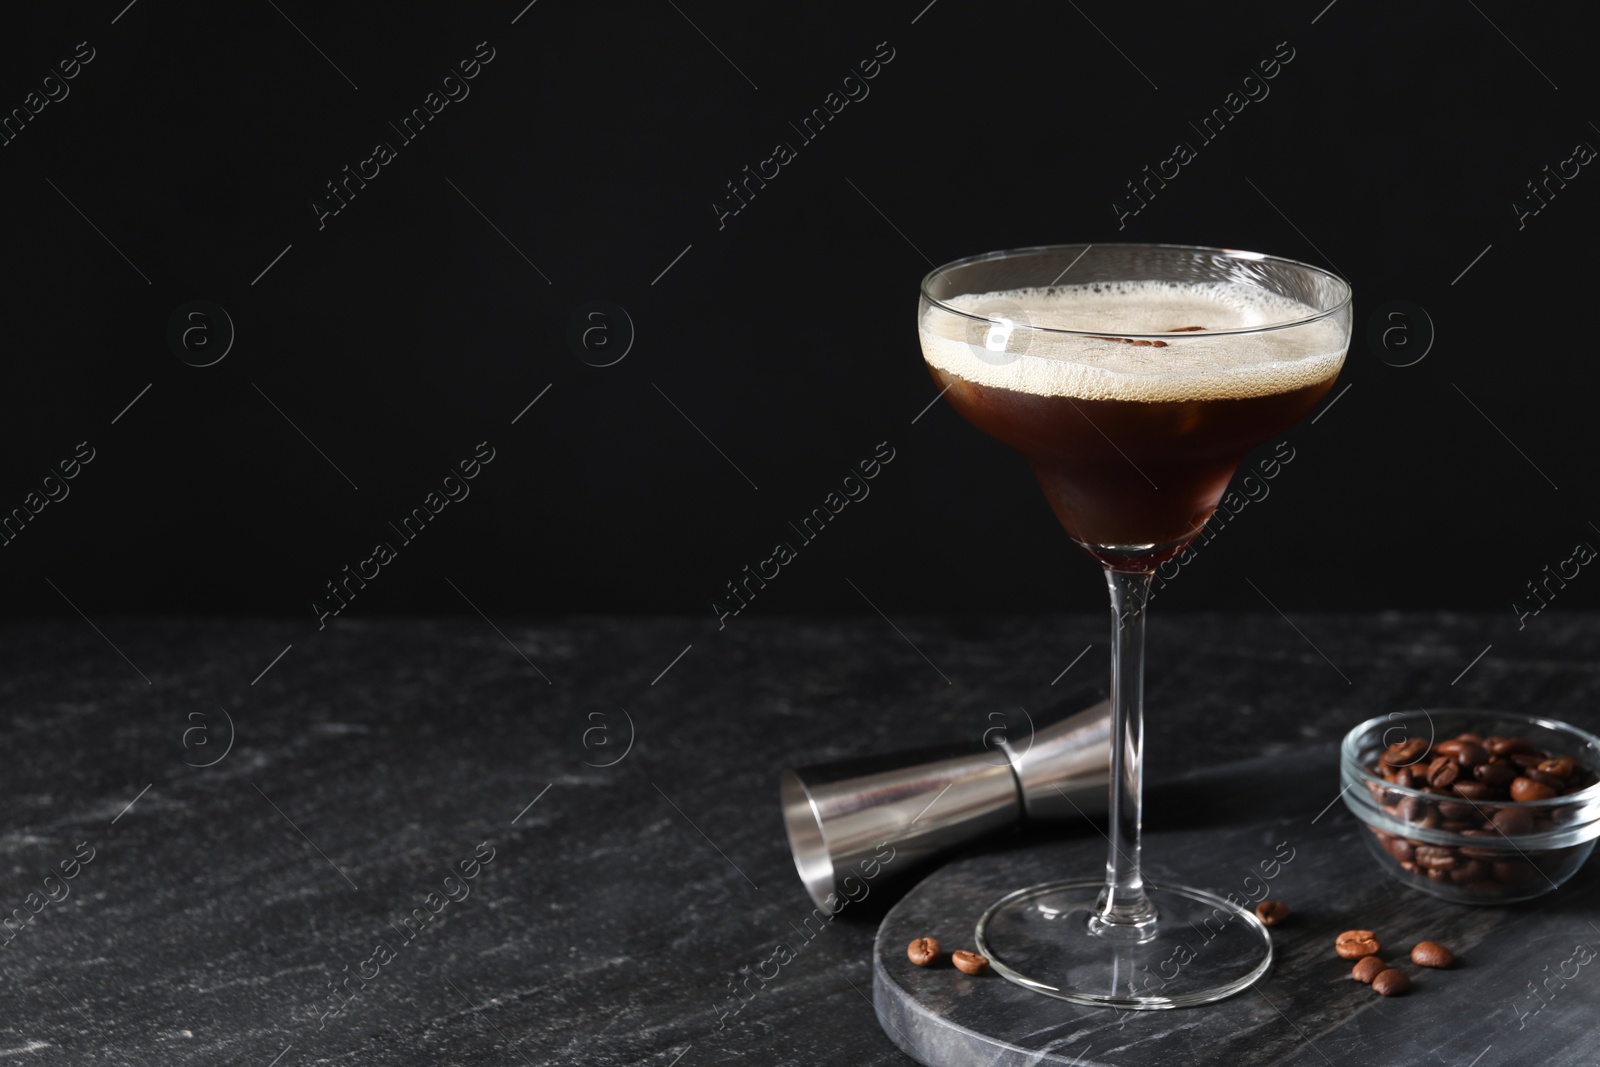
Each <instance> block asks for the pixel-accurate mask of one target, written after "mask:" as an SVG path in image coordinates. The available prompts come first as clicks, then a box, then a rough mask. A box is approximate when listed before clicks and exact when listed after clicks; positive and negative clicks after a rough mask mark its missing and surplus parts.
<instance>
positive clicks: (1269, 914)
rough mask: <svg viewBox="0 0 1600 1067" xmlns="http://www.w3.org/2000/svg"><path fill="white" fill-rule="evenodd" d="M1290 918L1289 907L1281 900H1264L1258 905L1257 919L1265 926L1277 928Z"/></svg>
mask: <svg viewBox="0 0 1600 1067" xmlns="http://www.w3.org/2000/svg"><path fill="white" fill-rule="evenodd" d="M1288 917H1289V905H1287V904H1285V903H1284V902H1283V901H1281V900H1263V901H1262V902H1261V903H1259V904H1257V905H1256V918H1258V919H1260V920H1261V925H1263V926H1277V925H1278V924H1279V923H1281V922H1283V920H1285V919H1287V918H1288Z"/></svg>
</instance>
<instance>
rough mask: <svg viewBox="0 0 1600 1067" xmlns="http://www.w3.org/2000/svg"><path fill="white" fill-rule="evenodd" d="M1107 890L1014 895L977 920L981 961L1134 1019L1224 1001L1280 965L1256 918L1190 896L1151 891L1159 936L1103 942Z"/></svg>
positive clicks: (1059, 885) (1042, 888) (1054, 886)
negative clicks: (1097, 918) (1135, 1014)
mask: <svg viewBox="0 0 1600 1067" xmlns="http://www.w3.org/2000/svg"><path fill="white" fill-rule="evenodd" d="M1103 889H1105V882H1104V881H1103V880H1099V879H1094V880H1083V881H1072V882H1046V883H1044V884H1042V885H1035V886H1029V887H1028V888H1026V889H1019V890H1017V891H1016V892H1014V893H1008V894H1007V895H1006V896H1003V897H1001V898H1000V899H999V900H997V901H995V902H994V903H993V904H991V905H990V906H989V910H988V911H986V912H984V913H983V917H982V918H980V919H979V920H978V931H977V941H978V952H979V953H980V954H982V955H984V956H986V957H988V959H989V965H990V966H991V967H993V968H994V969H995V971H996V973H998V974H1001V975H1003V976H1005V977H1006V978H1009V979H1010V980H1011V981H1013V982H1015V983H1017V984H1018V985H1021V986H1025V987H1027V988H1028V989H1032V990H1034V991H1035V992H1039V993H1044V994H1046V995H1048V996H1052V997H1059V998H1061V999H1062V1000H1070V1001H1072V1002H1073V1003H1075V1004H1089V1005H1093V1006H1096V1007H1105V1008H1125V1009H1130V1010H1135V1011H1155V1010H1160V1009H1162V1008H1184V1007H1188V1006H1190V1005H1194V1004H1209V1003H1211V1002H1212V1001H1216V1000H1221V999H1222V998H1223V997H1227V996H1232V995H1233V994H1234V993H1237V992H1239V991H1240V990H1242V989H1245V988H1248V987H1249V986H1250V985H1251V984H1253V983H1254V982H1255V981H1256V979H1258V978H1260V977H1261V976H1262V975H1264V974H1266V973H1267V968H1268V967H1270V966H1271V965H1272V940H1271V938H1270V936H1269V935H1268V933H1267V928H1266V927H1265V926H1263V925H1262V924H1261V920H1260V919H1257V918H1256V917H1255V914H1254V913H1253V912H1250V911H1247V910H1245V909H1244V908H1241V907H1239V906H1237V905H1235V904H1231V903H1229V902H1228V901H1226V900H1224V899H1223V898H1221V897H1219V896H1216V895H1215V894H1213V893H1207V892H1205V891H1203V890H1199V889H1188V888H1185V887H1183V886H1155V885H1151V884H1149V883H1148V882H1147V883H1145V892H1146V893H1148V894H1149V897H1150V900H1151V901H1152V902H1153V903H1154V904H1155V906H1156V911H1157V914H1158V916H1159V918H1158V920H1157V922H1156V925H1155V930H1154V936H1146V935H1148V933H1149V931H1148V930H1147V931H1145V934H1143V935H1140V936H1141V937H1143V938H1144V939H1142V940H1140V939H1129V938H1120V937H1116V936H1110V937H1107V936H1101V935H1097V934H1096V933H1094V932H1093V924H1092V922H1091V920H1092V919H1093V917H1094V908H1095V902H1096V901H1097V900H1098V899H1099V897H1100V893H1101V891H1102V890H1103Z"/></svg>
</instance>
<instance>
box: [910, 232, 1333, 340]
mask: <svg viewBox="0 0 1600 1067" xmlns="http://www.w3.org/2000/svg"><path fill="white" fill-rule="evenodd" d="M1097 247H1105V248H1130V249H1131V248H1144V249H1167V250H1173V251H1184V252H1209V253H1214V254H1216V255H1220V256H1224V257H1228V258H1233V259H1240V260H1247V261H1251V262H1260V261H1270V262H1274V263H1282V264H1285V265H1287V266H1291V267H1299V268H1301V269H1303V270H1307V271H1311V272H1313V273H1315V274H1320V275H1322V276H1323V277H1326V278H1330V279H1332V280H1333V281H1334V282H1336V283H1337V284H1338V285H1340V286H1342V287H1343V289H1344V295H1343V298H1342V299H1340V300H1339V301H1338V303H1336V304H1335V305H1334V306H1333V307H1331V308H1327V309H1326V310H1323V311H1319V312H1317V313H1316V314H1314V315H1308V316H1306V317H1304V318H1299V319H1293V320H1289V321H1285V322H1272V323H1266V324H1264V325H1261V326H1250V327H1247V328H1244V329H1239V330H1191V331H1187V332H1185V333H1182V334H1174V333H1170V332H1169V333H1129V332H1127V331H1125V330H1117V331H1114V332H1115V333H1116V336H1118V337H1128V338H1138V339H1140V340H1147V339H1148V340H1162V341H1170V340H1172V339H1173V338H1174V337H1179V338H1183V337H1237V336H1241V335H1247V334H1259V333H1270V332H1272V331H1274V330H1288V329H1294V328H1295V327H1299V326H1306V325H1309V324H1310V323H1313V322H1317V321H1320V320H1321V319H1325V318H1327V317H1328V316H1330V315H1336V314H1338V313H1339V312H1341V311H1343V310H1344V309H1345V308H1347V307H1349V306H1350V302H1351V301H1352V300H1353V299H1355V287H1354V286H1352V285H1351V284H1350V282H1349V280H1348V279H1346V278H1344V277H1343V276H1341V275H1338V274H1335V273H1334V272H1333V271H1331V270H1328V269H1327V268H1325V267H1319V266H1316V265H1315V264H1312V263H1305V262H1303V261H1301V260H1298V259H1289V258H1288V257H1286V256H1274V255H1271V254H1269V253H1266V252H1250V251H1246V250H1245V249H1240V248H1215V247H1212V246H1210V245H1185V244H1167V243H1163V242H1155V241H1090V242H1086V243H1082V244H1054V245H1028V246H1025V247H1022V248H1007V249H1001V250H999V251H995V252H983V253H980V254H978V255H975V256H963V257H962V258H961V259H956V260H951V261H950V262H949V263H946V264H944V265H943V266H940V267H935V268H934V269H933V270H931V271H929V272H928V273H927V274H925V275H924V276H923V278H922V283H921V285H920V286H919V292H920V294H921V296H922V299H924V300H926V301H927V302H928V303H930V304H932V305H934V306H935V307H937V308H939V309H940V310H941V311H944V312H948V313H949V314H951V315H957V316H960V317H961V318H964V319H970V320H972V321H973V322H986V323H991V324H994V323H997V321H998V320H996V319H992V318H989V317H988V316H987V315H974V314H973V313H972V312H970V311H963V310H962V309H961V308H958V307H953V306H951V305H950V304H948V303H946V302H945V301H944V300H942V299H940V298H939V297H936V296H934V295H933V294H932V293H930V292H929V291H928V287H929V286H930V285H931V284H932V283H933V281H934V279H936V278H938V277H939V276H940V275H942V274H944V273H946V272H948V271H952V270H955V269H956V268H957V267H966V266H970V265H972V264H974V263H983V262H987V261H989V260H999V259H1011V258H1021V257H1022V256H1026V255H1035V254H1038V253H1041V252H1065V251H1067V250H1069V249H1075V248H1082V249H1083V251H1082V252H1080V253H1079V258H1082V256H1084V255H1087V254H1088V252H1089V251H1090V249H1093V248H1097ZM1076 263H1077V261H1076V260H1074V261H1073V263H1072V264H1071V265H1069V266H1068V267H1067V269H1066V270H1064V271H1062V272H1061V275H1065V274H1066V273H1067V271H1070V270H1071V269H1072V267H1073V266H1075V265H1076ZM1061 275H1057V276H1056V281H1057V282H1059V281H1060V279H1061ZM1055 284H1056V283H1055V282H1052V283H1051V285H1052V286H1054V285H1055ZM1011 325H1012V327H1013V328H1019V329H1025V330H1032V331H1035V332H1038V333H1055V334H1065V335H1068V336H1073V337H1103V336H1105V331H1104V330H1101V331H1098V332H1097V331H1095V330H1068V329H1064V328H1062V327H1059V326H1035V325H1033V324H1032V323H1012V324H1011Z"/></svg>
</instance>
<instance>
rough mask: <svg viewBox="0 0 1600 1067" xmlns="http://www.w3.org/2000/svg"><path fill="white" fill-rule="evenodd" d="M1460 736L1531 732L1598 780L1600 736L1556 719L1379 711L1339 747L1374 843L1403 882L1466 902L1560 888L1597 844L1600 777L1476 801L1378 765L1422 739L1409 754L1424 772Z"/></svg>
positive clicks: (1346, 781) (1356, 808) (1342, 769)
mask: <svg viewBox="0 0 1600 1067" xmlns="http://www.w3.org/2000/svg"><path fill="white" fill-rule="evenodd" d="M1460 733H1472V734H1477V735H1478V736H1479V737H1482V738H1485V739H1489V738H1491V737H1493V738H1523V739H1526V740H1527V741H1528V742H1531V744H1532V745H1533V747H1535V748H1538V749H1540V750H1543V751H1545V752H1548V753H1550V755H1551V756H1552V757H1560V756H1569V757H1571V758H1573V759H1575V760H1576V761H1577V762H1578V763H1579V764H1580V765H1582V766H1583V767H1585V768H1587V769H1588V771H1589V772H1590V774H1589V777H1590V779H1591V781H1592V779H1593V777H1594V774H1595V772H1600V737H1596V736H1594V735H1593V734H1591V733H1589V732H1588V731H1586V730H1580V729H1578V728H1577V727H1576V726H1571V725H1569V724H1567V723H1564V722H1557V721H1555V720H1553V719H1543V718H1539V717H1537V716H1533V715H1519V714H1516V713H1514V712H1503V711H1474V710H1468V709H1453V708H1452V709H1440V710H1435V711H1400V712H1391V713H1390V714H1388V715H1379V716H1376V717H1374V718H1371V719H1368V720H1367V721H1366V722H1364V723H1362V724H1361V725H1359V726H1357V727H1356V728H1355V729H1353V730H1351V731H1350V732H1349V733H1348V734H1346V735H1345V738H1344V743H1343V744H1342V745H1341V746H1340V753H1339V756H1340V758H1339V765H1340V766H1339V776H1340V779H1341V784H1342V785H1343V787H1344V793H1343V796H1344V802H1345V806H1346V807H1348V808H1349V809H1350V810H1351V811H1353V812H1355V814H1356V817H1357V818H1358V819H1360V820H1361V821H1362V822H1363V823H1365V824H1366V827H1367V829H1368V830H1369V831H1371V833H1370V834H1369V835H1367V837H1366V838H1365V840H1366V842H1367V847H1368V848H1370V849H1371V850H1372V854H1373V856H1374V857H1376V858H1377V860H1378V864H1379V865H1380V866H1381V867H1382V868H1383V869H1384V870H1385V871H1387V872H1388V873H1389V874H1390V875H1392V876H1393V877H1395V878H1397V879H1399V880H1400V881H1401V882H1404V883H1405V884H1406V885H1408V886H1411V887H1412V888H1413V889H1420V890H1422V891H1423V892H1424V893H1431V894H1433V895H1434V896H1436V897H1442V898H1444V899H1445V900H1451V901H1455V902H1457V903H1461V904H1508V903H1511V902H1512V901H1518V900H1531V899H1532V898H1534V897H1537V896H1542V895H1544V894H1545V893H1548V892H1550V891H1551V890H1553V889H1555V888H1557V887H1558V886H1560V885H1561V883H1563V882H1565V881H1566V880H1567V879H1568V878H1571V877H1572V876H1573V874H1575V873H1576V872H1577V870H1578V868H1579V867H1581V866H1583V862H1584V861H1585V860H1587V859H1588V858H1589V853H1590V852H1593V851H1594V842H1595V837H1596V836H1600V783H1595V784H1590V785H1589V786H1588V787H1586V788H1584V789H1581V790H1579V791H1578V792H1575V793H1568V794H1566V795H1563V796H1555V797H1550V798H1549V799H1547V800H1529V801H1502V800H1486V799H1477V800H1474V799H1472V798H1470V797H1465V796H1461V795H1458V793H1457V792H1456V791H1455V789H1454V787H1453V786H1452V787H1450V788H1449V789H1448V790H1447V791H1445V792H1442V793H1441V792H1435V791H1432V790H1431V789H1429V788H1426V787H1424V786H1422V785H1421V783H1419V782H1417V781H1416V779H1415V778H1412V777H1411V776H1410V775H1407V776H1405V777H1407V778H1408V779H1409V780H1410V781H1411V783H1412V784H1409V785H1408V784H1400V783H1398V782H1396V781H1393V780H1390V778H1386V777H1385V776H1384V775H1383V774H1382V773H1375V772H1374V771H1373V769H1372V768H1374V767H1376V766H1379V757H1380V756H1382V755H1383V754H1384V753H1385V752H1386V751H1388V750H1389V748H1390V747H1391V746H1393V745H1395V744H1397V743H1399V742H1403V741H1408V740H1412V739H1420V740H1422V741H1425V742H1426V743H1427V747H1426V748H1421V746H1418V745H1415V744H1413V745H1412V748H1413V749H1418V750H1419V751H1418V753H1417V754H1416V755H1414V756H1413V754H1412V753H1410V752H1407V753H1405V754H1404V755H1405V759H1406V760H1407V761H1408V764H1407V765H1408V766H1409V767H1410V768H1413V769H1414V770H1415V771H1416V772H1418V773H1420V772H1424V771H1426V769H1427V767H1428V765H1429V763H1430V761H1432V760H1433V759H1435V758H1436V757H1437V753H1435V752H1434V751H1433V748H1432V746H1433V745H1434V744H1436V743H1439V742H1443V741H1447V740H1449V739H1452V738H1454V737H1455V736H1456V735H1457V734H1460ZM1504 758H1509V756H1508V757H1504ZM1391 776H1392V777H1397V778H1398V777H1401V775H1399V774H1398V773H1396V772H1393V771H1391ZM1462 780H1463V781H1470V780H1472V776H1471V775H1470V774H1468V775H1466V776H1465V777H1463V779H1462Z"/></svg>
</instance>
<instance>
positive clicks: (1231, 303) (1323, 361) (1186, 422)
mask: <svg viewBox="0 0 1600 1067" xmlns="http://www.w3.org/2000/svg"><path fill="white" fill-rule="evenodd" d="M994 295H995V294H987V295H986V296H987V298H989V299H992V298H993V297H994ZM1004 295H1005V297H1006V298H1007V300H1008V301H1009V302H1012V303H1013V306H1016V305H1020V306H1021V307H1022V308H1023V309H1025V313H1026V314H1028V319H1029V321H1030V322H1031V323H1033V324H1034V325H1040V324H1056V323H1059V324H1060V325H1058V326H1057V329H1058V330H1068V329H1071V330H1076V329H1094V330H1106V334H1107V335H1106V336H1084V335H1081V334H1069V333H1061V332H1055V333H1045V332H1043V331H1039V330H1032V331H1028V332H1027V333H1021V332H1019V330H1016V329H1010V330H1005V329H1004V328H1001V329H1002V330H1003V333H1002V334H1001V335H999V338H998V339H999V341H1000V343H998V344H997V343H995V340H994V339H995V337H996V335H995V334H994V333H993V332H988V333H985V332H984V330H983V328H982V326H981V323H980V330H979V331H978V332H977V333H976V334H975V333H974V331H973V329H972V320H970V319H969V320H967V321H966V322H965V323H960V322H958V321H956V320H958V319H959V316H956V315H952V314H951V313H950V312H948V311H945V310H943V309H940V308H937V307H934V308H929V309H928V310H927V311H926V312H925V313H924V317H923V324H922V325H923V329H922V338H923V349H924V353H925V355H926V356H927V361H928V365H929V370H930V371H931V372H932V374H933V377H934V380H935V381H936V382H937V383H938V384H939V386H940V388H942V389H947V391H946V392H945V394H944V398H945V399H946V400H947V401H949V402H950V404H951V405H953V406H954V407H955V409H956V410H957V411H959V412H960V413H961V414H962V416H964V417H965V418H966V419H967V421H969V422H971V423H972V424H973V425H974V426H976V427H978V429H980V430H982V431H983V432H984V433H987V434H988V435H989V436H991V437H993V438H995V439H996V440H999V441H1002V442H1004V443H1005V444H1007V445H1010V446H1011V447H1012V448H1013V449H1015V450H1016V451H1017V452H1018V453H1020V454H1021V455H1022V456H1023V458H1024V459H1026V460H1027V461H1028V463H1029V465H1030V466H1031V467H1032V468H1033V472H1034V475H1035V477H1037V479H1038V481H1039V485H1040V486H1041V487H1042V488H1043V489H1044V493H1045V497H1046V498H1047V499H1048V500H1049V502H1050V506H1051V508H1052V509H1053V510H1054V511H1055V514H1056V517H1057V518H1058V519H1059V520H1060V521H1061V525H1062V526H1063V527H1065V528H1066V530H1067V532H1068V533H1069V534H1071V535H1072V537H1073V539H1074V540H1076V541H1077V542H1078V543H1079V544H1080V545H1082V546H1083V547H1084V548H1085V549H1086V550H1088V551H1089V552H1090V553H1091V554H1092V555H1094V556H1095V557H1096V558H1098V559H1100V560H1101V561H1102V562H1104V563H1106V564H1108V565H1110V566H1113V567H1117V568H1120V569H1131V570H1143V569H1149V568H1151V567H1154V566H1156V565H1157V564H1159V563H1161V562H1162V561H1163V560H1166V559H1169V558H1171V557H1172V556H1173V555H1176V554H1177V553H1178V552H1181V551H1182V550H1183V548H1184V547H1185V546H1186V545H1187V544H1188V543H1189V541H1190V540H1192V539H1193V538H1194V537H1195V536H1196V535H1197V534H1198V533H1199V532H1200V530H1201V528H1202V527H1203V526H1204V525H1205V522H1206V520H1207V519H1208V518H1209V517H1210V516H1211V513H1212V511H1213V510H1214V509H1215V508H1216V506H1217V502H1218V501H1219V500H1220V499H1221V497H1222V494H1223V492H1224V491H1225V490H1226V489H1227V486H1228V481H1229V479H1230V478H1232V477H1233V472H1234V469H1235V468H1236V467H1237V466H1238V464H1239V461H1240V460H1242V459H1243V458H1244V457H1245V456H1246V455H1247V454H1248V453H1249V452H1250V451H1251V450H1252V449H1254V448H1255V447H1256V446H1258V445H1260V444H1262V443H1263V442H1265V441H1268V440H1270V439H1271V438H1273V437H1275V436H1276V435H1278V434H1280V433H1282V432H1283V431H1284V430H1286V429H1288V428H1289V427H1290V426H1292V425H1293V424H1294V423H1295V422H1297V421H1299V419H1301V418H1302V417H1303V416H1304V415H1306V414H1307V413H1308V412H1309V411H1311V409H1312V408H1314V407H1315V406H1316V405H1317V402H1318V401H1320V400H1321V399H1322V398H1323V396H1324V395H1326V394H1327V392H1328V390H1329V389H1330V388H1331V387H1332V385H1333V383H1334V379H1335V378H1336V377H1337V376H1338V372H1339V366H1340V364H1341V362H1342V360H1343V344H1342V336H1340V335H1339V334H1338V332H1337V330H1336V329H1334V328H1333V326H1332V324H1331V323H1328V322H1325V321H1312V322H1309V323H1306V324H1303V325H1299V326H1291V327H1288V328H1285V329H1279V330H1264V331H1261V332H1259V333H1251V334H1234V335H1231V336H1230V335H1215V334H1208V333H1206V332H1201V331H1194V330H1193V329H1192V327H1193V326H1194V325H1203V326H1205V327H1206V329H1207V330H1211V331H1215V330H1240V329H1251V328H1252V327H1256V326H1258V325H1261V324H1262V321H1263V320H1265V321H1266V322H1268V323H1271V322H1274V321H1278V322H1285V321H1288V322H1295V321H1300V320H1302V319H1306V318H1312V317H1314V316H1315V312H1314V311H1313V310H1312V309H1310V308H1307V307H1305V306H1304V305H1299V304H1296V303H1294V302H1292V301H1288V300H1285V299H1282V298H1274V297H1271V295H1270V294H1260V295H1259V296H1252V295H1250V294H1249V293H1248V291H1246V292H1239V291H1235V289H1234V288H1233V287H1227V288H1222V287H1215V286H1210V287H1200V286H1193V287H1187V286H1172V285H1165V286H1163V285H1156V284H1150V283H1125V284H1124V285H1122V286H1112V287H1109V288H1108V287H1104V286H1102V287H1096V288H1094V289H1087V288H1086V289H1083V290H1074V289H1053V290H1032V291H1029V290H1024V291H1021V292H1013V293H1008V294H1004ZM963 299H964V300H968V301H971V302H973V303H974V304H976V303H977V302H978V301H980V300H983V299H985V298H979V297H972V298H963ZM957 306H959V304H958V305H957ZM1013 314H1015V312H1013ZM1185 327H1188V328H1189V329H1187V330H1185V329H1184V328H1185ZM1119 328H1120V329H1122V330H1124V331H1126V332H1129V333H1136V334H1143V335H1145V336H1150V335H1152V334H1160V333H1163V332H1165V331H1178V330H1184V332H1182V333H1176V332H1175V333H1173V334H1172V335H1171V340H1169V341H1165V342H1164V343H1163V344H1162V345H1160V346H1157V345H1149V344H1147V345H1131V344H1129V343H1128V342H1127V341H1126V340H1120V341H1119V340H1117V339H1116V338H1115V336H1114V333H1115V330H1116V329H1119ZM974 337H976V339H977V343H974V342H973V340H972V339H973V338H974ZM1019 339H1023V340H1025V342H1026V345H1027V350H1026V352H1025V353H1023V354H1013V353H1014V351H1015V348H1016V347H1017V341H1018V340H1019ZM985 340H987V341H989V345H988V346H987V348H986V347H985V345H984V344H983V343H982V342H983V341H985ZM1008 349H1009V350H1008Z"/></svg>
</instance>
